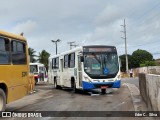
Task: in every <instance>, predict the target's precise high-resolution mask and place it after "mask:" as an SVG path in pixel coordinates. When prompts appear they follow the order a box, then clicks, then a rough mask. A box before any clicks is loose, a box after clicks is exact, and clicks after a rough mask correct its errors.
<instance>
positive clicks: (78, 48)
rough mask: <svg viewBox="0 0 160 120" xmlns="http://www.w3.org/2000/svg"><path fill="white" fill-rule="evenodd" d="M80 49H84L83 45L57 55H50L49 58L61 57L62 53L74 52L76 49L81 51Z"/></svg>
mask: <svg viewBox="0 0 160 120" xmlns="http://www.w3.org/2000/svg"><path fill="white" fill-rule="evenodd" d="M80 50H82V46H80V47H76V48H73V49H71V50H68V51H65V52H62V53H60V54H57V55H54V56H51V57H49V59H50V58H55V57H59V56H61V55H65V54H70V53H73V52H75V51H80Z"/></svg>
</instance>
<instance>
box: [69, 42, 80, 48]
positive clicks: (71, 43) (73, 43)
mask: <svg viewBox="0 0 160 120" xmlns="http://www.w3.org/2000/svg"><path fill="white" fill-rule="evenodd" d="M68 44H69V46H70V50H71V49H72V46H74V47H76V46H78V45H76V44H75V42H74V41H72V42H68Z"/></svg>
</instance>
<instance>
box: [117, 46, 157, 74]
mask: <svg viewBox="0 0 160 120" xmlns="http://www.w3.org/2000/svg"><path fill="white" fill-rule="evenodd" d="M127 56H128V68H129V69H132V68H138V67H145V66H156V65H159V64H157V63H156V62H155V60H154V59H153V55H152V54H151V53H149V52H148V51H146V50H141V49H138V50H136V51H134V52H133V53H132V55H130V54H128V55H127ZM119 58H120V60H121V71H122V72H125V71H126V55H125V54H123V55H121V56H119Z"/></svg>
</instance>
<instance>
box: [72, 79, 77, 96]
mask: <svg viewBox="0 0 160 120" xmlns="http://www.w3.org/2000/svg"><path fill="white" fill-rule="evenodd" d="M71 88H72V91H73V92H74V93H76V92H77V88H76V82H75V81H72V84H71Z"/></svg>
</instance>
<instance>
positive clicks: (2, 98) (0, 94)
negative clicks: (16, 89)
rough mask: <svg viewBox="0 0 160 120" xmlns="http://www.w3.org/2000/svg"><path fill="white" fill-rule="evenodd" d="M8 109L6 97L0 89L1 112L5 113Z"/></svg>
mask: <svg viewBox="0 0 160 120" xmlns="http://www.w3.org/2000/svg"><path fill="white" fill-rule="evenodd" d="M5 108H6V95H5V93H4V91H3V90H2V89H0V111H5Z"/></svg>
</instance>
